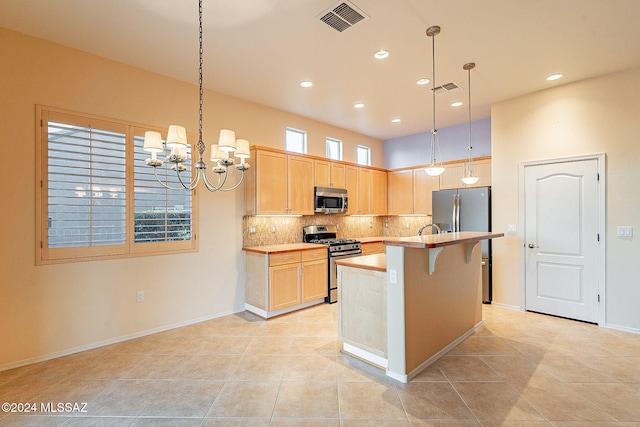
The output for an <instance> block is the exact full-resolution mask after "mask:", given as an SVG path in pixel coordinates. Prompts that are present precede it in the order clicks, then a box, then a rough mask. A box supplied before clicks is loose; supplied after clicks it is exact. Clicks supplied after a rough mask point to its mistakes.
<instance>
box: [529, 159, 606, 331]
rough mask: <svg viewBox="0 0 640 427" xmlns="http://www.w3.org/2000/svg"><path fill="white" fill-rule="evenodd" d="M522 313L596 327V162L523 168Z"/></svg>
mask: <svg viewBox="0 0 640 427" xmlns="http://www.w3.org/2000/svg"><path fill="white" fill-rule="evenodd" d="M524 192H525V194H524V204H525V205H524V232H525V234H524V244H525V248H524V250H525V254H526V255H525V309H526V310H531V311H537V312H541V313H547V314H553V315H557V316H562V317H567V318H570V319H577V320H584V321H587V322H598V304H599V295H598V293H599V292H598V286H599V279H598V278H599V268H601V267H600V265H599V258H600V257H599V255H598V245H599V235H598V226H599V217H598V213H599V199H598V160H597V159H585V160H578V161H567V162H557V163H548V164H536V165H528V166H525V168H524Z"/></svg>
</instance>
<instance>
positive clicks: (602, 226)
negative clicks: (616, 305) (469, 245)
mask: <svg viewBox="0 0 640 427" xmlns="http://www.w3.org/2000/svg"><path fill="white" fill-rule="evenodd" d="M582 160H596V162H597V169H598V196H597V197H598V201H597V204H598V234H599V238H600V240H599V244H598V296H599V304H598V325H599V326H604V325H605V323H606V307H607V301H606V295H607V293H606V277H607V276H606V266H607V264H606V260H607V258H606V242H607V235H606V230H607V228H606V212H607V211H606V200H607V181H606V179H607V174H606V170H607V164H606V160H607V156H606V153H594V154H585V155H580V156H569V157H558V158H552V159H542V160H531V161H523V162H520V163H519V164H518V217H519V218H518V227H519V229H520V232H519V236H518V237H519V240H520V243H521V245H520V310H521V311H525V310H526V251H525V245H526V243H525V236H524V232H525V222H524V220H525V218H524V214H525V212H524V208H525V194H524V193H525V191H524V189H525V183H524V172H525V168H527V167H530V166H540V165H547V164H552V163H568V162H576V161H582Z"/></svg>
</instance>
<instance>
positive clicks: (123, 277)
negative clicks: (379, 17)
mask: <svg viewBox="0 0 640 427" xmlns="http://www.w3.org/2000/svg"><path fill="white" fill-rule="evenodd" d="M0 57H1V58H2V67H0V94H1V97H0V114H1V116H2V120H1V121H0V135H2V136H1V138H2V148H3V150H4V152H5V156H4V161H3V162H2V163H3V166H2V168H0V176H1V178H2V180H1V182H2V196H3V202H2V205H1V207H0V212H1V215H0V218H1V220H0V232H1V236H2V237H1V240H0V348H1V349H2V350H1V351H0V370H2V369H3V368H7V367H10V366H13V365H17V364H20V363H24V362H26V361H29V360H37V359H39V358H44V357H49V356H51V355H55V354H61V353H64V352H68V351H70V350H72V349H80V348H83V347H90V346H93V345H96V344H98V343H103V342H107V341H110V340H117V339H120V338H122V337H125V336H129V335H135V334H139V333H141V332H144V331H149V330H154V329H158V328H163V327H168V326H171V325H176V324H180V323H185V322H191V321H194V320H196V319H202V318H207V317H215V316H218V315H222V314H225V313H231V312H233V311H237V310H241V309H242V308H243V305H244V289H245V276H244V261H243V254H242V250H241V248H242V215H243V213H244V206H243V203H244V201H243V193H242V191H236V192H232V193H213V194H211V193H208V192H205V191H203V192H202V194H201V195H200V218H201V221H200V236H199V238H200V251H199V252H197V253H191V254H181V255H165V256H153V257H141V258H134V259H124V260H110V261H94V262H80V263H71V264H60V265H49V266H38V267H36V266H35V261H34V260H35V249H34V248H35V247H34V235H35V217H34V215H35V214H34V212H35V202H34V195H35V188H34V187H35V183H34V177H35V169H34V167H35V166H34V162H35V160H34V159H35V104H43V105H49V106H54V107H59V108H65V109H69V110H74V111H79V112H84V113H90V114H95V115H100V116H105V117H112V118H118V119H124V120H130V121H134V122H139V123H144V124H150V125H157V126H166V125H168V124H169V123H170V122H171V123H179V124H183V125H184V126H186V127H187V129H188V130H189V131H191V132H195V131H197V100H198V92H197V87H195V86H193V85H189V84H186V83H182V82H179V81H176V80H172V79H168V78H165V77H162V76H160V75H157V74H152V73H149V72H146V71H143V70H140V69H136V68H132V67H128V66H125V65H122V64H118V63H114V62H111V61H108V60H105V59H102V58H99V57H96V56H93V55H89V54H85V53H82V52H79V51H75V50H72V49H69V48H66V47H62V46H59V45H55V44H51V43H48V42H45V41H42V40H38V39H35V38H31V37H27V36H24V35H21V34H18V33H14V32H11V31H8V30H5V29H2V28H0ZM193 66H194V81H195V77H196V68H195V66H196V64H193ZM204 102H205V104H204V133H205V139H206V140H209V141H212V140H214V139H215V138H216V137H217V132H218V130H219V129H220V128H222V127H229V128H231V129H234V130H236V132H237V134H238V137H243V138H246V139H248V140H250V141H251V143H252V144H257V145H264V146H272V147H278V148H283V139H284V128H285V127H286V126H293V127H296V128H299V129H304V130H306V131H307V132H308V137H309V151H310V154H315V155H323V154H324V137H325V136H332V137H335V138H340V139H342V140H343V142H344V144H345V151H344V152H345V160H347V161H354V160H355V146H356V145H357V144H363V145H368V146H370V147H371V148H372V150H373V154H374V155H373V162H374V165H375V166H382V141H379V140H376V139H372V138H369V137H366V136H362V135H358V134H355V133H353V132H349V131H347V130H344V129H339V128H335V127H331V126H328V125H325V124H322V123H319V122H315V121H312V120H309V119H305V118H303V117H298V116H295V115H292V114H288V113H285V112H282V111H278V110H274V109H270V108H266V107H263V106H259V105H256V104H252V103H249V102H245V101H242V100H238V99H234V98H231V97H228V96H223V95H220V94H217V93H213V92H210V91H207V92H205V101H204ZM350 156H351V157H350ZM140 290H143V291H145V297H146V301H145V302H144V303H136V302H135V296H136V292H137V291H140Z"/></svg>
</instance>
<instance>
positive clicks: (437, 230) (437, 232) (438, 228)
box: [418, 224, 440, 236]
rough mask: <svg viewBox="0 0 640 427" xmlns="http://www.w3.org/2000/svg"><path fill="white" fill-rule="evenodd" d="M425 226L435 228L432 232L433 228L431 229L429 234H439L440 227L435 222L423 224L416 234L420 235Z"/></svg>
mask: <svg viewBox="0 0 640 427" xmlns="http://www.w3.org/2000/svg"><path fill="white" fill-rule="evenodd" d="M427 227H432V228H433V229H434V230H435V233H433V230H432V231H431V234H440V227H438V226H437V225H435V224H425V225H423V226H422V227H420V229H419V230H418V236H422V232H423V231H424V229H425V228H427Z"/></svg>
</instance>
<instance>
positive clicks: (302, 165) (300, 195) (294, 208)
mask: <svg viewBox="0 0 640 427" xmlns="http://www.w3.org/2000/svg"><path fill="white" fill-rule="evenodd" d="M287 157H288V159H287V166H288V185H287V196H288V201H289V206H288V211H287V213H288V214H291V215H313V213H314V212H313V196H314V195H313V178H314V173H313V160H312V159H310V158H308V157H304V156H292V155H288V156H287Z"/></svg>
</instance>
